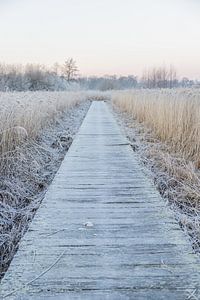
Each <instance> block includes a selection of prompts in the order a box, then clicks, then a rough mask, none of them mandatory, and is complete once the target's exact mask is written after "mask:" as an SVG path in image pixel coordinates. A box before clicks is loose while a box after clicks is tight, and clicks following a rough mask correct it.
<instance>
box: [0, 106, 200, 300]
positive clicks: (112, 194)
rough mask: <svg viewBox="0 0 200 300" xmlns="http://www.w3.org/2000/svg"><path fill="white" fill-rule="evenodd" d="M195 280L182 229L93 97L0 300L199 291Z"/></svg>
mask: <svg viewBox="0 0 200 300" xmlns="http://www.w3.org/2000/svg"><path fill="white" fill-rule="evenodd" d="M87 225H90V226H87ZM59 257H60V259H59V260H58V262H57V263H56V264H55V265H54V266H53V267H52V268H51V269H50V270H49V271H48V272H46V273H45V274H44V275H43V276H39V275H40V274H42V272H45V270H48V268H49V267H50V266H51V265H52V264H54V262H56V260H57V259H58V258H59ZM38 276H39V278H38V279H37V280H34V278H37V277H38ZM32 280H34V281H33V282H32V283H31V284H28V285H25V284H26V283H27V282H30V281H32ZM199 282H200V265H199V259H198V257H197V256H196V255H195V254H193V253H192V248H191V246H190V244H189V242H188V239H187V237H186V236H185V234H184V233H183V232H182V231H181V229H180V228H179V225H178V224H177V222H176V221H175V219H174V217H173V214H172V213H171V212H170V211H169V209H168V208H167V207H166V206H165V203H164V201H163V200H162V199H161V197H160V196H159V194H158V192H157V191H156V190H155V187H154V186H153V184H152V182H151V181H150V179H148V178H147V177H146V176H145V175H144V173H143V171H142V170H141V167H140V166H139V164H138V163H137V160H136V157H135V156H134V153H133V151H132V150H131V147H130V146H129V144H128V141H127V140H126V138H125V137H124V136H123V134H122V133H121V131H120V128H119V127H118V125H117V123H116V121H115V119H114V117H113V115H112V114H111V112H110V111H109V109H108V107H107V105H106V103H104V102H93V103H92V105H91V107H90V109H89V111H88V114H87V116H86V118H85V120H84V122H83V124H82V126H81V128H80V130H79V133H78V134H77V136H76V138H75V140H74V141H73V144H72V146H71V147H70V149H69V151H68V153H67V155H66V157H65V159H64V161H63V163H62V165H61V167H60V169H59V171H58V173H57V174H56V176H55V179H54V181H53V183H52V184H51V186H50V187H49V190H48V191H47V193H46V196H45V199H44V201H43V203H42V205H41V207H40V208H39V210H38V212H37V214H36V216H35V218H34V220H33V222H32V224H31V226H30V229H29V231H28V232H27V233H26V235H25V236H24V238H23V239H22V241H21V243H20V247H19V250H18V252H17V254H16V255H15V257H14V259H13V261H12V263H11V266H10V268H9V270H8V272H7V274H6V275H5V277H4V279H3V280H2V283H1V297H2V298H3V297H4V296H5V295H6V294H8V293H9V292H11V291H13V290H17V292H15V293H14V294H12V296H9V297H7V298H6V299H18V300H19V299H21V300H22V299H24V300H26V299H32V300H33V299H34V300H47V299H50V300H51V299H52V300H53V299H57V300H64V299H81V300H84V299H137V300H140V299H153V300H156V299H181V300H182V299H187V298H188V299H190V298H189V297H190V295H191V293H194V294H195V295H196V297H199V298H197V299H200V294H198V293H199ZM191 299H193V298H191Z"/></svg>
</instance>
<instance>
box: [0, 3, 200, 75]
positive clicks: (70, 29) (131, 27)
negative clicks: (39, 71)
mask: <svg viewBox="0 0 200 300" xmlns="http://www.w3.org/2000/svg"><path fill="white" fill-rule="evenodd" d="M0 37H1V39H0V62H5V63H22V64H24V63H28V62H33V63H44V64H48V65H51V64H53V63H54V62H56V61H57V62H59V63H62V62H64V60H66V59H67V58H68V57H73V58H74V59H75V60H76V61H77V65H78V67H79V69H80V72H81V74H83V75H94V74H96V75H103V74H117V75H120V74H121V75H128V74H136V75H141V73H142V71H143V70H144V69H145V68H147V67H149V66H150V67H151V66H158V65H162V64H166V65H168V64H173V65H174V66H175V67H176V69H177V70H178V74H179V75H180V76H189V77H191V78H193V79H195V78H199V79H200V1H199V0H0Z"/></svg>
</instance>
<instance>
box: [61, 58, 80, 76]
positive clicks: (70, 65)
mask: <svg viewBox="0 0 200 300" xmlns="http://www.w3.org/2000/svg"><path fill="white" fill-rule="evenodd" d="M77 72H78V68H77V65H76V61H75V60H74V59H73V58H69V59H68V60H67V61H65V63H64V66H63V74H64V76H66V78H67V81H70V80H72V79H73V78H74V77H75V76H76V75H77Z"/></svg>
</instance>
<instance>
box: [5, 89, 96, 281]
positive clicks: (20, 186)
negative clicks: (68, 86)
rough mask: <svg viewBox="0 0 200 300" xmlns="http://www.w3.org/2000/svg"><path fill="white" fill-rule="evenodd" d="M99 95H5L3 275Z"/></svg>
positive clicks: (81, 93) (29, 93)
mask: <svg viewBox="0 0 200 300" xmlns="http://www.w3.org/2000/svg"><path fill="white" fill-rule="evenodd" d="M91 96H93V97H95V95H94V94H91V93H87V92H23V93H21V92H19V93H0V278H1V276H3V274H4V272H5V271H6V269H7V267H8V265H9V263H10V261H11V259H12V257H13V255H14V253H15V251H16V249H17V244H18V242H19V240H20V238H21V237H22V236H23V234H24V232H25V231H26V230H27V228H28V224H29V222H30V221H31V220H32V218H33V216H34V214H35V212H36V210H37V208H38V206H39V204H40V202H41V200H42V199H43V197H44V194H45V191H46V189H47V187H48V185H49V184H50V182H51V181H52V179H53V177H54V175H55V173H56V171H57V169H58V167H59V165H60V163H61V161H62V159H63V158H64V155H65V153H66V151H67V150H68V148H69V146H70V144H71V142H72V139H73V135H74V134H75V133H76V132H77V130H78V128H79V126H80V124H81V122H82V120H83V118H84V116H85V114H86V112H87V110H88V108H89V105H90V102H89V101H87V99H88V98H90V97H91Z"/></svg>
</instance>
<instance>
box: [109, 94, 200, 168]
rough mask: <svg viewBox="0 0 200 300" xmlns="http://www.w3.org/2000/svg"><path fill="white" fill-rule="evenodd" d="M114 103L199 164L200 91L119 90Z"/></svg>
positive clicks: (114, 96) (174, 148)
mask: <svg viewBox="0 0 200 300" xmlns="http://www.w3.org/2000/svg"><path fill="white" fill-rule="evenodd" d="M112 102H113V104H114V105H115V106H117V107H118V108H119V109H120V110H121V111H124V112H126V113H128V114H129V115H131V116H132V117H133V118H134V119H136V120H138V121H139V122H140V123H143V124H145V125H146V126H147V127H148V128H150V129H152V130H153V132H154V133H155V134H156V136H157V137H158V138H159V139H160V140H161V141H163V142H167V143H168V144H169V145H170V147H171V148H172V149H173V150H174V151H176V152H178V153H180V154H181V155H183V156H184V157H185V158H186V159H189V160H192V161H193V162H195V164H196V166H198V167H200V90H198V89H193V90H182V89H181V90H136V91H126V92H118V93H114V94H113V97H112Z"/></svg>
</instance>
